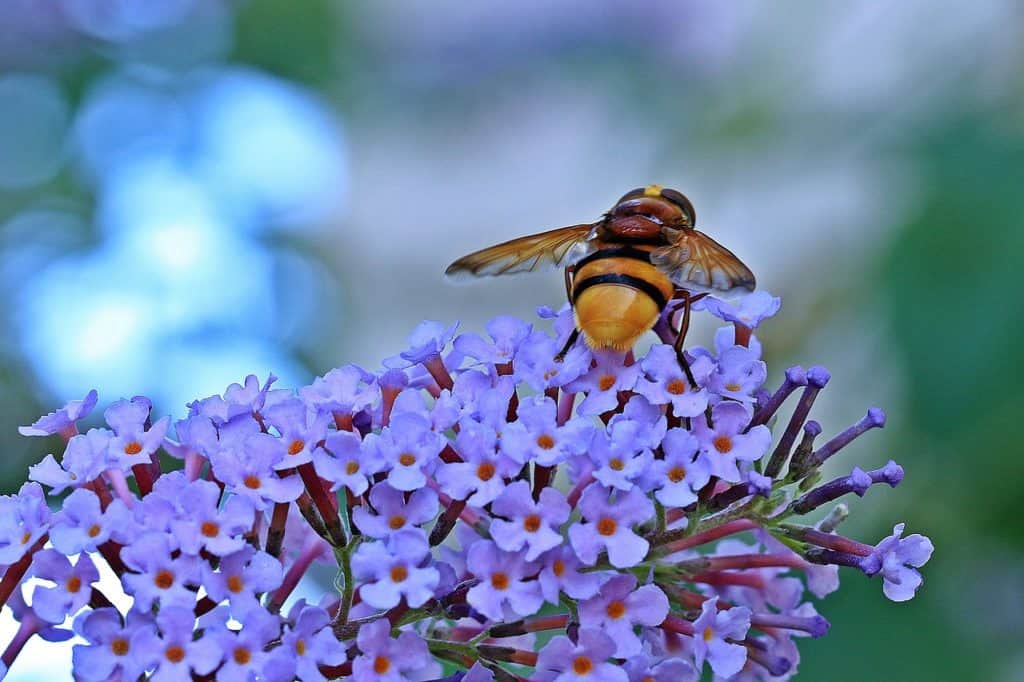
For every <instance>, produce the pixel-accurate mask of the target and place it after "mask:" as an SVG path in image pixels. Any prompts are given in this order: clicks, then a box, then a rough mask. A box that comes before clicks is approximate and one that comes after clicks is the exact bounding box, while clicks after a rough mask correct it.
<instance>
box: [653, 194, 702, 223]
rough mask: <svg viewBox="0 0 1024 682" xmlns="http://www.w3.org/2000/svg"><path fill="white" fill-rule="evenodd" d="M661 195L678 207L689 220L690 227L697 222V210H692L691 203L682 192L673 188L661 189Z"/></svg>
mask: <svg viewBox="0 0 1024 682" xmlns="http://www.w3.org/2000/svg"><path fill="white" fill-rule="evenodd" d="M661 196H662V198H664V199H668V200H669V201H671V202H672V203H673V204H675V205H676V206H678V207H679V209H680V210H681V211H682V212H683V215H685V216H686V218H687V220H689V225H690V227H693V226H694V225H696V224H697V212H696V211H694V210H693V204H691V203H690V200H689V199H687V198H686V197H685V196H684V195H683V193H682V192H677V191H676V190H674V189H663V190H661Z"/></svg>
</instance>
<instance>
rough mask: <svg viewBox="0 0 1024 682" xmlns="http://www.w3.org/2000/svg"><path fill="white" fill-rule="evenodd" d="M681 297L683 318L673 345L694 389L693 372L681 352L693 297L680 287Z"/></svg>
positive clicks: (695, 384)
mask: <svg viewBox="0 0 1024 682" xmlns="http://www.w3.org/2000/svg"><path fill="white" fill-rule="evenodd" d="M678 293H680V294H681V295H682V298H683V320H682V322H681V323H680V325H679V333H678V334H676V342H675V343H674V344H673V347H674V348H675V350H676V358H677V359H678V360H679V366H680V367H682V369H683V372H684V373H685V374H686V380H687V381H688V382H690V386H691V387H692V388H694V389H696V388H697V380H696V379H694V378H693V372H692V371H691V370H690V363H689V362H687V361H686V355H685V354H684V353H683V342H684V341H686V332H687V331H689V329H690V304H691V303H692V302H693V300H694V298H697V297H692V298H691V297H690V292H688V291H686V290H685V289H680V290H679V292H678Z"/></svg>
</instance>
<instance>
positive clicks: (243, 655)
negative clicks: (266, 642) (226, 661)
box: [231, 646, 252, 665]
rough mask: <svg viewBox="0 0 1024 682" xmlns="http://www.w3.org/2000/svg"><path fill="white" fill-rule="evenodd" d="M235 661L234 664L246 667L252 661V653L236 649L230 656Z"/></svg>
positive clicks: (239, 648) (243, 649) (243, 648)
mask: <svg viewBox="0 0 1024 682" xmlns="http://www.w3.org/2000/svg"><path fill="white" fill-rule="evenodd" d="M231 657H232V658H233V659H235V663H237V664H238V665H246V664H248V663H249V661H251V660H252V652H251V651H249V650H248V649H246V648H245V647H242V646H240V647H238V648H237V649H235V652H234V653H233V654H232V655H231Z"/></svg>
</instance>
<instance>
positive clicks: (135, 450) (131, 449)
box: [124, 440, 142, 455]
mask: <svg viewBox="0 0 1024 682" xmlns="http://www.w3.org/2000/svg"><path fill="white" fill-rule="evenodd" d="M140 452H142V443H140V442H139V441H137V440H133V441H130V442H128V443H125V446H124V454H126V455H137V454H139V453H140Z"/></svg>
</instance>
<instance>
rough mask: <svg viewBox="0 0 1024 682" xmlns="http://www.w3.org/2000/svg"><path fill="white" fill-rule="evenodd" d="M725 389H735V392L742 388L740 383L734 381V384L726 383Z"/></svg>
mask: <svg viewBox="0 0 1024 682" xmlns="http://www.w3.org/2000/svg"><path fill="white" fill-rule="evenodd" d="M725 390H727V391H733V392H734V393H735V392H736V391H738V390H740V385H739V384H736V383H733V384H726V385H725Z"/></svg>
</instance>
